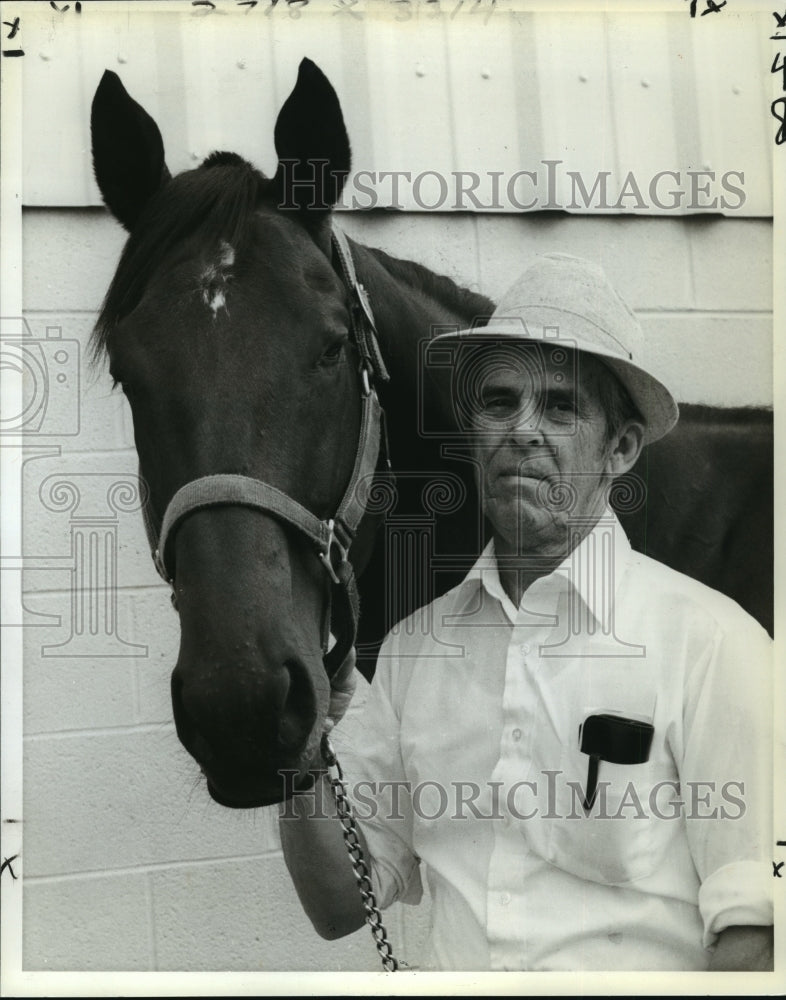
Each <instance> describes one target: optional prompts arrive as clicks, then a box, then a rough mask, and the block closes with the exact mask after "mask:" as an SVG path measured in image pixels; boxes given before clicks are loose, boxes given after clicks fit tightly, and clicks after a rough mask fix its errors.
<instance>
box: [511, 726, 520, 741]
mask: <svg viewBox="0 0 786 1000" xmlns="http://www.w3.org/2000/svg"><path fill="white" fill-rule="evenodd" d="M510 735H511V736H512V737H513V739H514V740H515V741H516V742H517V743H518V741H519V740H520V739H521V730H520V729H518V728H516V729H514V730H513V732H512V733H511V734H510Z"/></svg>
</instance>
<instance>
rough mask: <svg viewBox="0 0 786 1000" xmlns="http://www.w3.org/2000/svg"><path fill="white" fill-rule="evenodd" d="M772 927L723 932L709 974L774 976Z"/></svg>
mask: <svg viewBox="0 0 786 1000" xmlns="http://www.w3.org/2000/svg"><path fill="white" fill-rule="evenodd" d="M773 967H774V966H773V932H772V927H727V928H726V930H725V931H721V932H720V935H719V937H718V943H717V944H716V945H715V951H714V952H713V955H712V958H711V959H710V967H709V969H708V970H707V971H708V972H772V970H773Z"/></svg>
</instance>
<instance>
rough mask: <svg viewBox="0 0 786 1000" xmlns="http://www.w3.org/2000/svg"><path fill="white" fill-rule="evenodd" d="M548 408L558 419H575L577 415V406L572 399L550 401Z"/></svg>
mask: <svg viewBox="0 0 786 1000" xmlns="http://www.w3.org/2000/svg"><path fill="white" fill-rule="evenodd" d="M546 408H547V409H548V410H549V412H551V413H553V414H555V415H556V416H558V417H574V416H575V415H576V404H575V403H574V402H573V401H572V400H570V399H550V400H549V401H548V403H547V405H546Z"/></svg>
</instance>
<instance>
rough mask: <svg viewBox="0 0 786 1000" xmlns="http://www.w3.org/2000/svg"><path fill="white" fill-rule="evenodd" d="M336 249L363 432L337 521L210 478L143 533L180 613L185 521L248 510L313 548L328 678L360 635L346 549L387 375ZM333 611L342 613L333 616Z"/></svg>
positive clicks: (348, 258)
mask: <svg viewBox="0 0 786 1000" xmlns="http://www.w3.org/2000/svg"><path fill="white" fill-rule="evenodd" d="M333 251H334V254H335V257H336V259H337V261H338V263H339V266H340V270H341V275H342V278H343V280H344V283H345V284H346V285H347V288H348V290H349V292H350V297H351V310H350V312H351V323H352V330H351V333H352V339H353V341H354V342H355V344H356V345H357V349H358V354H359V356H360V376H361V385H362V400H361V407H362V412H361V420H360V433H359V436H358V447H357V452H356V455H355V463H354V466H353V469H352V474H351V475H350V478H349V483H348V484H347V487H346V489H345V491H344V495H343V497H342V499H341V501H340V503H339V505H338V509H337V511H336V514H335V516H334V517H332V518H329V519H327V520H320V518H318V517H317V516H316V515H315V514H313V513H312V512H311V511H309V510H307V509H306V508H305V507H304V506H303V505H302V504H300V503H298V501H297V500H294V499H293V498H292V497H290V496H288V495H287V494H286V493H284V492H282V491H281V490H279V489H277V488H276V487H275V486H271V485H270V484H269V483H265V482H263V481H262V480H259V479H253V478H250V477H249V476H241V475H231V474H222V475H210V476H202V477H201V478H199V479H194V480H192V481H191V482H190V483H186V485H185V486H182V487H181V488H180V489H179V490H178V491H177V492H176V493H175V495H174V496H173V497H172V499H171V500H170V502H169V504H168V506H167V509H166V511H165V513H164V518H163V521H162V522H161V527H160V530H158V529H157V527H156V525H155V524H154V522H153V519H152V512H151V510H150V508H149V507H148V506H147V505H145V506H144V507H143V515H144V522H145V530H146V532H147V538H148V543H149V545H150V549H151V552H152V553H153V561H154V563H155V567H156V570H157V571H158V573H159V575H160V576H161V577H162V578H163V579H164V580H166V581H167V583H169V585H170V587H171V588H172V603H173V605H174V606H175V608H176V607H177V600H176V596H175V581H174V572H173V571H172V572H170V570H169V569H168V568H167V544H168V542H170V541H171V539H172V538H173V537H174V534H175V532H176V529H177V527H178V525H179V524H180V522H181V521H182V520H183V518H185V517H187V516H188V515H189V514H192V513H194V512H195V511H197V510H204V509H205V508H208V507H220V506H230V505H231V506H242V507H251V508H254V509H256V510H259V511H262V512H263V513H265V514H268V515H270V516H272V517H275V518H277V519H278V520H279V521H282V522H283V523H284V524H286V525H288V526H289V527H291V528H294V529H295V530H296V531H299V532H300V534H302V535H305V536H306V538H308V539H309V541H310V542H311V543H312V544H313V545H314V547H315V549H316V553H317V555H318V557H319V559H320V560H321V561H322V563H323V565H324V567H325V569H326V571H327V573H328V576H329V584H330V585H329V588H328V592H329V594H330V599H331V601H330V603H331V607H330V608H329V610H328V613H327V615H326V616H325V626H324V629H323V636H322V648H323V660H324V663H325V668H326V670H327V671H328V673H329V674H332V673H333V672H334V670H336V669H338V667H339V666H340V664H341V663H342V662H343V660H344V659H345V657H346V656H347V654H348V653H349V651H350V649H351V648H352V646H354V644H355V639H356V637H357V625H358V618H359V601H358V594H357V584H356V581H355V573H354V568H353V566H352V563H351V562H350V559H349V551H350V548H351V546H352V542H353V541H354V538H355V534H356V532H357V529H358V526H359V525H360V522H361V520H362V518H363V515H364V514H365V501H364V499H363V498H362V496H361V495H360V491H359V489H358V486H359V484H360V483H361V482H362V481H363V480H368V481H370V479H371V477H372V476H373V474H374V471H375V469H376V467H377V461H378V458H379V451H380V441H381V433H382V419H383V412H382V408H381V407H380V405H379V399H378V398H377V393H376V390H375V388H374V381H375V380H376V379H379V380H381V381H385V382H386V381H387V380H388V379H389V375H388V372H387V369H386V368H385V363H384V360H383V359H382V355H381V353H380V350H379V344H378V342H377V337H376V329H375V326H374V316H373V313H372V311H371V304H370V302H369V300H368V295H367V293H366V291H365V289H364V288H363V286H362V285H361V284H360V282H359V281H358V279H357V275H356V273H355V267H354V263H353V261H352V254H351V252H350V248H349V244H348V243H347V239H346V237H345V236H344V234H343V233H342V232H340V231H339V230H334V231H333ZM337 606H339V607H341V608H342V613H341V615H337V614H336V610H337ZM331 624H334V625H335V626H337V627H335V628H334V631H335V632H336V634H337V639H336V644H335V645H334V646H333V648H332V649H331V650H330V651H329V652H328V651H327V645H328V634H329V630H330V626H331Z"/></svg>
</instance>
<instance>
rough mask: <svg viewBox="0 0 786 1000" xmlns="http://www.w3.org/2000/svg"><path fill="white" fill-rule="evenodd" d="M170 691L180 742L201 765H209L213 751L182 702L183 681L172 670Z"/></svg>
mask: <svg viewBox="0 0 786 1000" xmlns="http://www.w3.org/2000/svg"><path fill="white" fill-rule="evenodd" d="M170 686H171V692H172V713H173V715H174V718H175V729H176V730H177V736H178V739H179V740H180V742H181V743H182V744H183V746H184V747H186V749H187V750H188V752H189V753H190V754H191V755H192V757H194V759H195V760H197V761H198V762H199V763H200V764H201V765H203V766H209V765H210V763H211V762H212V761H213V759H214V756H215V755H214V753H213V750H212V748H211V746H210V744H209V743H208V742H207V740H206V739H205V738H204V736H203V735H202V734H201V733H200V732H199V729H198V727H197V725H196V723H195V721H194V720H193V719H192V718H191V717H190V716H189V714H188V710H187V709H186V707H185V705H184V703H183V681H182V679H181V678H180V676H179V675H178V673H177V670H174V671H173V672H172V678H171V682H170Z"/></svg>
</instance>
